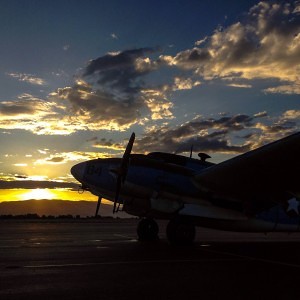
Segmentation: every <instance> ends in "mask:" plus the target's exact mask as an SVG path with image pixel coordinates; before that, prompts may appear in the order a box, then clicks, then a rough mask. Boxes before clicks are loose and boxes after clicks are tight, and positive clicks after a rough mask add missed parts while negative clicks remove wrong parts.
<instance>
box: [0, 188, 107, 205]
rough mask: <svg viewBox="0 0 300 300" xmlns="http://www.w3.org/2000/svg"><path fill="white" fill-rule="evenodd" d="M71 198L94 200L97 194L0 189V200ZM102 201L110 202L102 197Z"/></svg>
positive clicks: (60, 190) (61, 190)
mask: <svg viewBox="0 0 300 300" xmlns="http://www.w3.org/2000/svg"><path fill="white" fill-rule="evenodd" d="M32 199H34V200H42V199H47V200H54V199H57V200H71V201H80V200H85V201H96V200H97V196H95V195H92V194H91V193H89V192H84V193H83V194H79V193H78V192H77V191H71V190H67V189H2V190H1V189H0V202H5V201H25V200H32ZM103 203H107V204H109V203H111V202H110V201H108V200H105V199H103Z"/></svg>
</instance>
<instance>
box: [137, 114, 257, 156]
mask: <svg viewBox="0 0 300 300" xmlns="http://www.w3.org/2000/svg"><path fill="white" fill-rule="evenodd" d="M255 118H257V117H252V116H248V115H235V116H228V117H221V118H219V119H214V118H209V119H202V118H199V119H197V120H193V121H190V122H187V123H185V124H183V125H181V126H178V127H175V128H169V127H163V128H159V129H155V130H152V131H150V132H148V133H147V134H145V135H144V137H143V138H141V139H140V140H138V141H137V142H136V145H135V148H134V150H135V151H136V152H151V151H166V152H187V151H189V150H190V148H191V146H192V145H193V147H194V150H195V151H207V152H225V153H242V152H245V151H248V150H250V147H251V145H250V143H248V142H246V143H245V144H242V145H240V144H237V145H233V144H231V142H230V134H231V133H236V132H239V131H242V130H247V129H248V128H251V127H252V126H253V121H254V119H255Z"/></svg>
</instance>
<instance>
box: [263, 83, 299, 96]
mask: <svg viewBox="0 0 300 300" xmlns="http://www.w3.org/2000/svg"><path fill="white" fill-rule="evenodd" d="M264 92H266V93H270V94H298V95H299V94H300V84H297V83H291V84H286V85H279V86H276V87H270V88H267V89H264Z"/></svg>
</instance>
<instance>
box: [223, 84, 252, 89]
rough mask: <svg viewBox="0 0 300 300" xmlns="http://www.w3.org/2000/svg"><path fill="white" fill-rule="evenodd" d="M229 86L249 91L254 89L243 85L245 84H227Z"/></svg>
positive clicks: (248, 85)
mask: <svg viewBox="0 0 300 300" xmlns="http://www.w3.org/2000/svg"><path fill="white" fill-rule="evenodd" d="M227 86H231V87H236V88H243V89H249V88H251V87H252V85H251V84H243V83H230V84H227Z"/></svg>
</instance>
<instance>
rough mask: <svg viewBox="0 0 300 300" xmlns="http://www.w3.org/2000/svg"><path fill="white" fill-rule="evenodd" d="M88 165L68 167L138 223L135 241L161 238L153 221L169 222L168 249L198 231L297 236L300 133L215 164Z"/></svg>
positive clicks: (137, 157)
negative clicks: (212, 229)
mask: <svg viewBox="0 0 300 300" xmlns="http://www.w3.org/2000/svg"><path fill="white" fill-rule="evenodd" d="M134 140H135V134H134V133H133V134H132V135H131V137H130V140H129V142H128V145H127V147H126V150H125V152H124V155H123V157H122V158H106V159H93V160H89V161H85V162H82V163H79V164H77V165H75V166H73V167H72V168H71V173H72V175H73V176H74V177H75V178H76V179H77V180H78V181H79V182H80V183H81V185H82V186H81V187H82V189H83V190H87V191H90V192H91V193H93V194H94V195H97V196H98V197H99V198H98V203H97V208H96V216H97V215H98V211H99V207H100V203H101V199H102V198H105V199H108V200H110V201H112V202H113V212H114V213H116V212H118V211H119V210H122V211H125V212H127V213H128V214H131V215H134V216H138V217H140V218H141V220H140V222H139V224H138V227H137V234H138V237H139V240H154V239H157V237H158V231H159V228H158V225H157V223H156V221H155V219H167V220H169V222H168V225H167V229H166V234H167V238H168V240H169V241H170V242H171V243H172V244H190V243H192V242H193V241H194V239H195V226H203V227H210V228H217V229H221V230H231V231H248V232H269V231H287V232H290V231H299V230H300V216H299V204H300V203H299V201H300V132H298V133H295V134H293V135H290V136H288V137H286V138H283V139H281V140H278V141H275V142H273V143H270V144H267V145H265V146H262V147H260V148H258V149H255V150H252V151H249V152H247V153H245V154H242V155H239V156H236V157H234V158H232V159H229V160H227V161H224V162H222V163H219V164H214V163H211V162H208V161H207V159H208V158H210V156H209V155H207V154H205V153H199V158H200V159H194V158H191V157H185V156H181V155H176V154H170V153H163V152H152V153H149V154H147V155H144V154H131V151H132V148H133V144H134Z"/></svg>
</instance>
